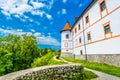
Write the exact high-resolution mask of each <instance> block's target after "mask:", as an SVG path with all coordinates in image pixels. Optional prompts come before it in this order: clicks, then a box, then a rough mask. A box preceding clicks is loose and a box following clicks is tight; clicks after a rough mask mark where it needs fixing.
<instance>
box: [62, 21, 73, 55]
mask: <svg viewBox="0 0 120 80" xmlns="http://www.w3.org/2000/svg"><path fill="white" fill-rule="evenodd" d="M71 53H72V33H71V26H70V24H69V22H66V24H65V26H64V28H63V29H62V31H61V55H63V54H71Z"/></svg>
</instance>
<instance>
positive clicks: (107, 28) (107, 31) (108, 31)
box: [104, 24, 111, 34]
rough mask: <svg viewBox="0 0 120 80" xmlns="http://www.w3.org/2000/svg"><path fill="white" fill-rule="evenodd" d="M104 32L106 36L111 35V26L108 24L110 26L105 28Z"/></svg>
mask: <svg viewBox="0 0 120 80" xmlns="http://www.w3.org/2000/svg"><path fill="white" fill-rule="evenodd" d="M104 31H105V34H107V33H110V32H111V30H110V25H109V24H108V25H106V26H104Z"/></svg>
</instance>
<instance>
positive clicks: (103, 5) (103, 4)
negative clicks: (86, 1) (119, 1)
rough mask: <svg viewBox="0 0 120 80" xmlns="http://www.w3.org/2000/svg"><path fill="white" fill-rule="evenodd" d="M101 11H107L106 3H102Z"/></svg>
mask: <svg viewBox="0 0 120 80" xmlns="http://www.w3.org/2000/svg"><path fill="white" fill-rule="evenodd" d="M100 9H101V11H103V10H105V9H106V5H105V1H103V2H101V4H100Z"/></svg>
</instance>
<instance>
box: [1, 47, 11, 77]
mask: <svg viewBox="0 0 120 80" xmlns="http://www.w3.org/2000/svg"><path fill="white" fill-rule="evenodd" d="M12 66H13V64H12V53H10V52H9V51H7V50H5V49H3V48H0V75H3V74H7V73H9V72H12Z"/></svg>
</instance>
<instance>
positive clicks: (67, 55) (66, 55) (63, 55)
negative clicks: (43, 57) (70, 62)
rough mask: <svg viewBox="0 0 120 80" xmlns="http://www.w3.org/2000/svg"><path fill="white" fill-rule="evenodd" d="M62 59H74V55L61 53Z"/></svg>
mask: <svg viewBox="0 0 120 80" xmlns="http://www.w3.org/2000/svg"><path fill="white" fill-rule="evenodd" d="M61 56H62V57H73V55H72V53H61Z"/></svg>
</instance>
